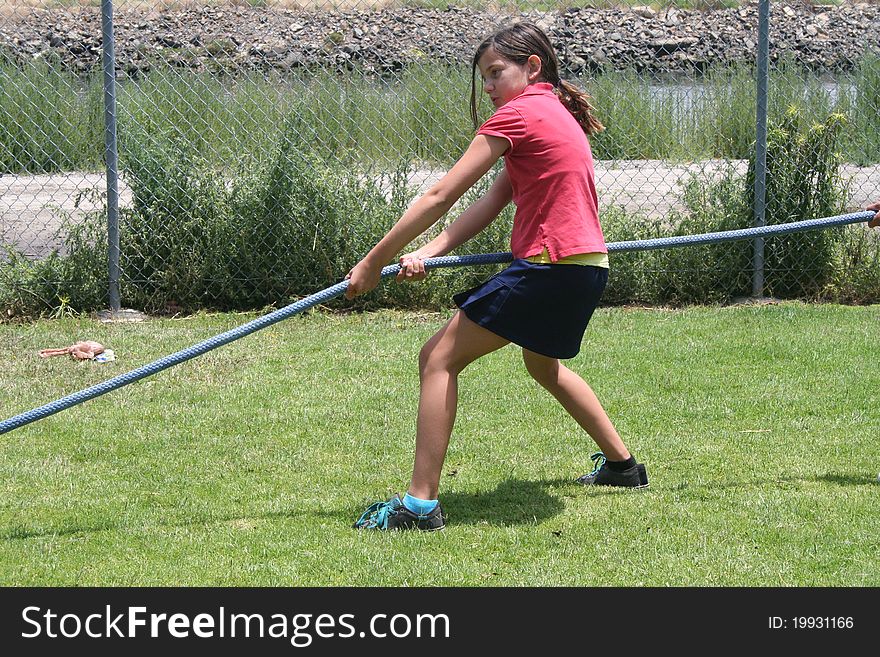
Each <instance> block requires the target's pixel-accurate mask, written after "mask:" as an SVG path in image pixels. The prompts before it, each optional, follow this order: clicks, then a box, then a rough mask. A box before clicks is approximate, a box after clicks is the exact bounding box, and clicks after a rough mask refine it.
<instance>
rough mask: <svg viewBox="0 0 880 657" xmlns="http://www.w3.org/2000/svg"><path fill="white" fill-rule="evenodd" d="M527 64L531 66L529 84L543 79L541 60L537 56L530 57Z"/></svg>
mask: <svg viewBox="0 0 880 657" xmlns="http://www.w3.org/2000/svg"><path fill="white" fill-rule="evenodd" d="M527 63H528V65H529V82H534V81H535V80H537V79H538V78H540V77H541V69H542V65H541V58H540V57H538V56H537V55H529V59H528V62H527Z"/></svg>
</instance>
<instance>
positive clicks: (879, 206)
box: [868, 201, 880, 228]
mask: <svg viewBox="0 0 880 657" xmlns="http://www.w3.org/2000/svg"><path fill="white" fill-rule="evenodd" d="M868 210H873V211H874V212H876V213H877V214H875V215H874V218H873V219H871V221H869V222H868V227H870V228H876V227H877V226H880V201H877V202H876V203H872V204H871V205H869V206H868Z"/></svg>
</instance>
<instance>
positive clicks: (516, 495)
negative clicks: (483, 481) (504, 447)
mask: <svg viewBox="0 0 880 657" xmlns="http://www.w3.org/2000/svg"><path fill="white" fill-rule="evenodd" d="M570 484H571V482H570V481H568V480H565V479H558V480H545V481H526V480H521V479H506V480H504V481H502V482H501V483H499V484H498V486H496V487H495V489H494V490H491V491H486V492H476V493H467V492H444V493H443V495H442V496H441V497H442V504H443V511H444V512H445V513H446V517H447V518H448V519H449V520H450V521H451V522H453V523H455V524H456V525H462V524H471V525H476V524H484V523H485V524H490V525H495V526H500V527H508V526H512V525H527V524H534V523H537V522H541V521H543V520H546V519H548V518H552V517H554V516H556V515H558V514H559V513H560V512H561V511H562V510H563V509H564V504H563V502H562V499H561V497H559V496H556V495H554V494H553V493H551V492H550V491H551V489H554V488H556V487H559V486H566V485H570ZM362 512H363V508H357V509H354V508H349V509H346V510H344V511H332V512H327V513H325V514H324V515H327V516H329V517H332V518H342V519H345V520H347V521H348V522H351V520H348V519H349V518H354V519H356V518H357V517H358V516H359V515H360V513H362Z"/></svg>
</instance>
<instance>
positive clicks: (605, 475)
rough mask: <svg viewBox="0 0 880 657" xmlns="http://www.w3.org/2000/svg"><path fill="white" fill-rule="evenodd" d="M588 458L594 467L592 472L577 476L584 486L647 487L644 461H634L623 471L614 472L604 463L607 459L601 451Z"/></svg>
mask: <svg viewBox="0 0 880 657" xmlns="http://www.w3.org/2000/svg"><path fill="white" fill-rule="evenodd" d="M590 459H592V461H593V463H594V464H595V467H594V468H593V471H592V472H588V473H587V474H585V475H582V476H580V477H578V478H577V482H578V483H579V484H583V485H584V486H622V487H624V488H647V487H648V472H647V470H645V464H644V463H636V464H635V465H634V466H632V467H631V468H627V469H626V470H624V471H623V472H615V471H614V470H612V469H611V468H609V467H608V465H607V464H606V461H607V460H608V459H606V458H605V455H604V454H603V453H602V452H596V453H595V454H593V455H592V456H591V457H590Z"/></svg>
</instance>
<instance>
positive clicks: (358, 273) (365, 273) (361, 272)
mask: <svg viewBox="0 0 880 657" xmlns="http://www.w3.org/2000/svg"><path fill="white" fill-rule="evenodd" d="M381 278H382V268H381V267H374V266H373V265H371V264H370V263H369V262H367V261H366V260H361V261H360V262H359V263H357V264H356V265H355V266H354V267H352V270H351V271H350V272H348V274H346V276H345V280H347V281H348V288H347V289H346V290H345V298H346V299H348V300H349V301H351V300H352V299H354V298H355V297H359V296H361V295H362V294H366V293H367V292H369V291H370V290H372V289H374V288H375V287H376V286H377V285H379V281H380V280H381Z"/></svg>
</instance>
